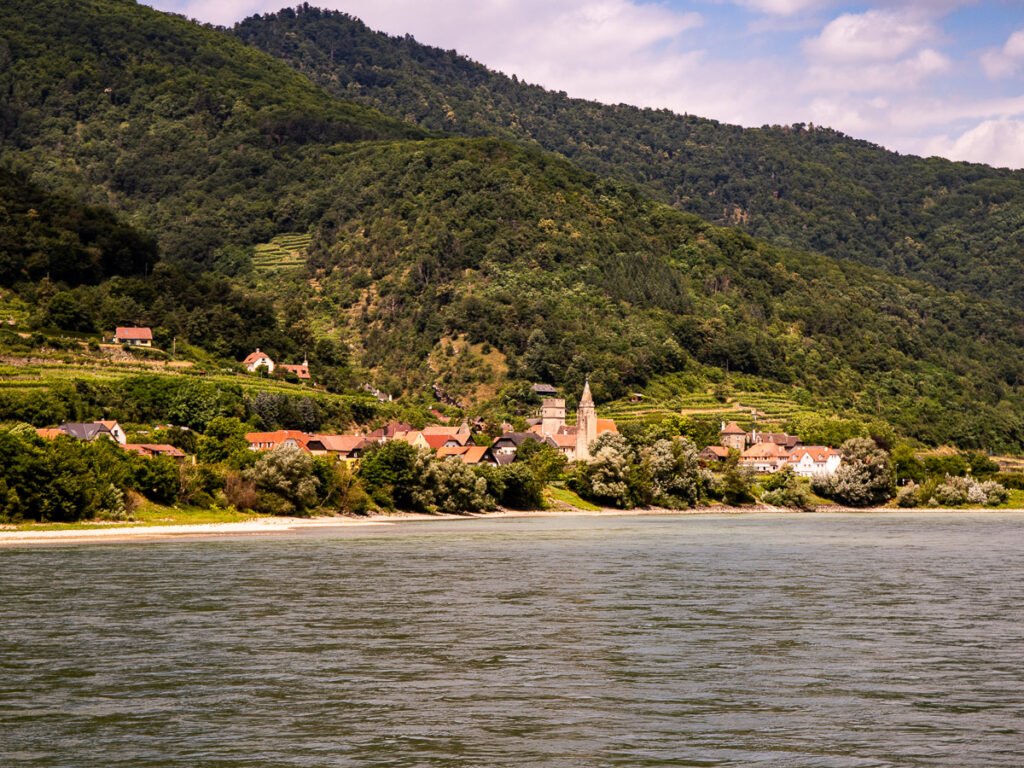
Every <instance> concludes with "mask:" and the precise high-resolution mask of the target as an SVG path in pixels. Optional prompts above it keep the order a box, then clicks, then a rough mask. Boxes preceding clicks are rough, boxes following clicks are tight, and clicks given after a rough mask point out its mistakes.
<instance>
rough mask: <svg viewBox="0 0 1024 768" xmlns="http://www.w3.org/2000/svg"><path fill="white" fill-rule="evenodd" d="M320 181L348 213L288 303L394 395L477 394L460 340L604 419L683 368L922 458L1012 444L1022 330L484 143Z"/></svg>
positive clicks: (928, 291) (1017, 432)
mask: <svg viewBox="0 0 1024 768" xmlns="http://www.w3.org/2000/svg"><path fill="white" fill-rule="evenodd" d="M335 180H336V181H337V182H338V183H339V184H340V185H341V186H342V187H344V188H349V189H357V190H360V194H359V195H357V196H352V197H347V198H339V199H338V200H337V201H336V202H335V203H334V205H332V206H331V208H330V209H329V210H328V211H327V212H326V214H325V217H324V219H323V221H322V222H321V225H320V227H319V228H318V229H317V231H316V232H315V234H314V239H313V244H312V247H311V252H310V256H309V264H310V267H311V270H312V275H313V276H314V277H315V280H314V281H312V282H313V283H314V284H315V285H316V286H317V287H316V289H315V290H310V289H308V285H309V281H298V280H296V281H295V282H294V283H293V290H294V291H295V293H293V294H290V295H289V297H288V298H289V300H290V301H291V302H293V303H300V304H302V305H303V306H305V307H307V308H308V311H309V313H310V315H311V317H313V318H316V317H321V318H322V317H324V316H329V317H330V318H331V319H332V321H333V322H334V323H336V324H339V325H342V324H343V328H341V330H340V332H342V333H344V334H346V335H347V337H348V338H349V339H350V340H351V341H352V342H353V344H354V345H355V346H356V347H357V349H359V351H360V356H361V360H362V362H363V363H364V365H366V366H367V367H370V368H373V369H377V370H379V371H381V372H382V373H383V374H386V375H389V376H390V377H391V380H390V381H389V382H387V386H388V387H389V388H390V391H394V392H398V391H401V390H402V389H403V388H405V389H406V390H407V391H417V390H420V391H422V390H425V389H427V388H428V387H429V386H430V385H431V384H432V383H436V382H437V381H438V380H439V375H438V371H439V366H441V365H443V366H444V367H445V370H447V371H448V372H449V374H448V381H449V382H452V383H454V384H455V385H456V386H457V385H458V384H459V383H461V384H463V385H471V384H472V383H473V382H475V381H477V380H478V378H476V377H479V376H480V375H482V374H481V371H482V370H483V367H484V365H483V364H484V361H483V360H482V359H481V358H480V356H479V355H477V356H473V355H469V356H467V357H462V356H461V355H462V352H461V351H460V350H459V349H453V348H452V347H453V346H454V345H453V344H452V340H454V339H460V338H461V339H465V340H466V341H467V342H469V343H470V344H477V345H481V348H482V349H486V348H487V347H488V346H489V347H493V348H494V349H496V350H497V351H498V352H500V353H501V360H500V364H501V366H502V367H503V369H504V371H505V372H506V376H507V377H508V378H510V379H513V380H515V379H526V380H547V381H552V382H554V383H558V384H564V385H566V387H567V389H568V390H569V391H578V390H579V388H580V387H581V386H582V380H583V377H584V375H585V374H587V373H588V372H593V383H594V389H595V394H596V395H597V396H598V397H599V398H601V399H607V398H613V397H619V396H621V395H623V394H625V393H626V392H628V391H630V388H632V387H637V386H641V385H642V384H643V383H644V382H646V381H647V380H648V379H649V378H650V377H651V376H654V375H656V374H659V373H664V372H667V371H675V370H684V369H686V367H687V366H688V365H689V364H690V361H697V362H700V363H702V364H709V365H714V366H718V367H720V368H722V369H725V370H726V371H732V372H743V373H749V374H755V375H757V376H761V377H764V378H768V379H773V380H776V381H780V382H788V383H790V384H793V385H797V386H799V387H800V388H802V389H803V390H804V395H806V396H808V397H811V398H813V399H814V400H815V401H816V402H818V403H828V404H830V405H831V407H832V408H834V409H837V410H845V409H853V410H856V411H857V412H860V413H866V414H874V415H876V416H878V417H882V418H885V419H887V420H889V421H890V422H891V423H893V424H896V425H898V426H899V427H900V429H901V431H903V432H904V433H906V434H911V435H915V436H919V437H921V438H922V439H926V440H927V441H928V442H943V441H946V440H954V441H957V442H959V443H961V444H964V445H981V444H984V445H991V446H994V445H996V444H997V443H998V444H1000V445H1003V446H1007V447H1008V446H1013V445H1016V444H1018V443H1019V444H1020V445H1024V421H1022V419H1021V417H1020V413H1021V408H1022V406H1024V397H1022V395H1024V389H1022V385H1024V361H1022V360H1021V356H1020V355H1019V350H1020V349H1021V348H1022V347H1024V314H1022V313H1021V312H1020V311H1019V310H1014V309H1010V308H1007V307H1005V306H1002V305H1000V304H998V303H993V302H984V301H981V300H978V299H976V298H974V297H969V296H965V295H962V294H950V293H948V292H944V291H941V290H938V289H934V288H931V287H927V286H923V285H921V284H919V283H915V282H912V281H908V280H900V279H893V278H892V277H890V276H888V275H885V274H882V273H879V272H877V271H874V270H870V269H867V268H865V267H862V266H859V265H854V264H850V263H842V262H835V261H831V260H829V259H827V258H824V257H821V256H813V255H808V254H802V253H798V252H794V251H790V250H787V249H781V248H778V247H775V246H771V245H768V244H765V243H764V242H758V241H755V240H753V239H752V238H750V237H748V236H747V235H744V234H742V233H740V232H738V231H735V230H725V229H720V228H717V227H714V226H711V225H709V224H707V223H705V222H703V221H701V220H699V219H697V218H696V217H694V216H692V215H687V214H682V213H680V212H678V211H674V210H672V209H671V208H669V207H667V206H664V205H662V204H659V203H656V202H653V201H651V200H649V199H647V198H645V197H644V196H642V195H641V194H639V193H638V192H637V191H636V190H635V189H632V188H629V187H624V186H622V185H620V184H617V183H615V182H611V181H607V180H602V179H599V178H597V177H594V176H593V175H591V174H590V173H588V172H585V171H582V170H580V169H578V168H576V167H574V166H572V165H571V164H569V163H568V162H566V161H564V160H561V159H558V158H554V157H551V156H548V155H543V154H540V153H537V152H535V151H532V150H529V149H526V148H521V147H517V146H515V145H510V144H508V143H505V142H501V141H497V140H489V139H478V140H453V139H443V140H435V141H429V142H394V143H391V144H388V145H386V146H353V147H349V148H345V149H344V150H342V151H340V152H339V153H338V156H337V166H336V167H335ZM302 297H304V298H302ZM979 328H980V329H984V333H983V334H978V333H977V329H979ZM460 349H461V348H460ZM491 366H492V367H494V363H493V362H492V363H491ZM460 374H461V375H462V377H461V378H460Z"/></svg>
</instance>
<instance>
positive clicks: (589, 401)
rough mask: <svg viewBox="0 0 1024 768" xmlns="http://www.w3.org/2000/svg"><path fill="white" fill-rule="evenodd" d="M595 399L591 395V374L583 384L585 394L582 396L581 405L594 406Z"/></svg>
mask: <svg viewBox="0 0 1024 768" xmlns="http://www.w3.org/2000/svg"><path fill="white" fill-rule="evenodd" d="M593 404H594V398H593V397H592V396H591V394H590V374H589V373H588V374H587V380H586V382H585V383H584V384H583V394H582V395H580V405H593Z"/></svg>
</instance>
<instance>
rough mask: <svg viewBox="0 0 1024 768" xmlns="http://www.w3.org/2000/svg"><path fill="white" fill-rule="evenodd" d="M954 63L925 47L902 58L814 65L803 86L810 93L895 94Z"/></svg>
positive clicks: (941, 71) (910, 89)
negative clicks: (861, 62)
mask: <svg viewBox="0 0 1024 768" xmlns="http://www.w3.org/2000/svg"><path fill="white" fill-rule="evenodd" d="M952 66H953V65H952V62H951V61H950V60H949V59H948V58H947V57H945V56H943V55H942V54H941V53H939V52H938V51H935V50H932V49H931V48H925V49H924V50H921V51H918V52H917V53H916V54H914V55H913V56H909V57H907V58H905V59H901V60H899V61H883V62H874V63H869V64H857V65H853V64H830V63H824V64H814V65H812V66H811V67H810V69H809V70H808V71H807V75H806V76H805V77H804V80H803V83H802V89H803V90H804V91H808V92H822V91H824V92H836V91H842V92H856V93H866V92H874V93H881V92H885V93H893V92H900V91H913V90H915V89H917V88H918V87H919V86H920V85H921V82H922V81H923V80H925V79H927V78H929V77H932V76H933V75H937V74H941V73H943V72H948V71H949V70H950V69H951V68H952Z"/></svg>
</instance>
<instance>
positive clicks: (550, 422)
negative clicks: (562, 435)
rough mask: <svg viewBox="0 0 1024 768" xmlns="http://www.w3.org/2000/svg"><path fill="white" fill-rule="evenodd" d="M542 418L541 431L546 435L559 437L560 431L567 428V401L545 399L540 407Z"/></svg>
mask: <svg viewBox="0 0 1024 768" xmlns="http://www.w3.org/2000/svg"><path fill="white" fill-rule="evenodd" d="M540 418H541V422H540V424H541V427H540V431H541V432H543V433H544V434H545V435H557V434H558V430H559V429H560V428H561V427H564V426H565V400H562V399H561V398H558V399H556V398H553V397H551V398H545V399H544V401H543V402H542V403H541V406H540Z"/></svg>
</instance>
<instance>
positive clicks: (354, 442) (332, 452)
mask: <svg viewBox="0 0 1024 768" xmlns="http://www.w3.org/2000/svg"><path fill="white" fill-rule="evenodd" d="M369 444H370V443H369V442H367V440H366V438H365V437H363V436H362V435H313V436H312V437H310V438H309V439H308V440H307V441H306V450H308V451H309V452H310V453H311V454H313V455H314V456H334V457H335V458H338V459H343V460H345V461H354V460H356V459H358V458H359V457H360V456H361V455H362V453H363V449H364V448H365V447H366V446H368V445H369Z"/></svg>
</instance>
